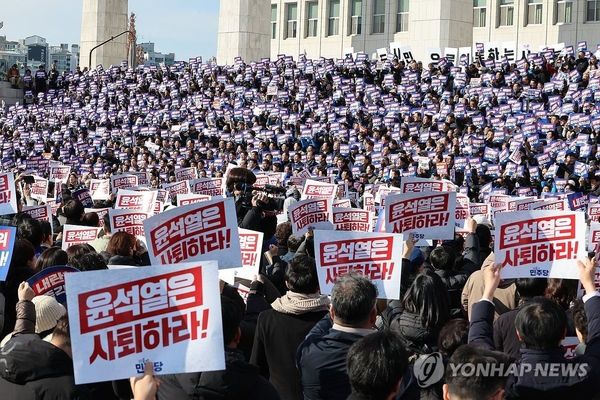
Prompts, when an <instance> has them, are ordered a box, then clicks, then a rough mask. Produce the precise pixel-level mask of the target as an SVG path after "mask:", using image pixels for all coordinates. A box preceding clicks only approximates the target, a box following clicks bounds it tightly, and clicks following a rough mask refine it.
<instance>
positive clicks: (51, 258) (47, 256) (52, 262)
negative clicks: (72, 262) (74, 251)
mask: <svg viewBox="0 0 600 400" xmlns="http://www.w3.org/2000/svg"><path fill="white" fill-rule="evenodd" d="M68 263H69V256H68V255H67V253H66V252H65V251H64V250H61V249H60V248H58V247H50V248H48V249H46V250H44V251H43V252H42V254H40V256H39V257H38V259H37V261H36V263H35V269H36V271H41V270H43V269H46V268H49V267H54V266H56V265H67V264H68Z"/></svg>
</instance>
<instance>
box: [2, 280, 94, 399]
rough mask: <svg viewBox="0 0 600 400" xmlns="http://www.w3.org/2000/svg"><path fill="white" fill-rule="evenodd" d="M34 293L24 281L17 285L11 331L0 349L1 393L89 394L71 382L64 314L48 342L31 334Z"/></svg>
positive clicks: (6, 395) (37, 395)
mask: <svg viewBox="0 0 600 400" xmlns="http://www.w3.org/2000/svg"><path fill="white" fill-rule="evenodd" d="M34 296H35V294H34V292H33V290H32V289H31V288H30V287H29V285H28V284H27V283H22V284H21V285H20V286H19V292H18V298H19V303H18V304H17V323H16V325H15V329H14V332H15V333H14V336H13V338H12V339H11V340H9V341H8V342H7V343H6V344H5V345H4V347H3V348H2V351H1V352H0V365H2V368H1V369H0V393H2V395H1V397H2V398H3V399H19V400H30V399H31V400H38V399H54V400H63V399H64V400H71V399H75V398H78V397H82V398H86V399H87V398H90V396H89V393H88V392H87V391H85V390H84V388H83V387H76V386H75V378H74V375H73V361H72V360H71V357H70V354H71V346H70V338H69V323H68V319H67V317H66V316H64V317H62V318H61V319H60V320H59V321H58V323H57V325H56V328H55V329H54V332H53V335H52V341H51V342H46V341H44V340H42V338H40V337H39V336H38V335H36V334H35V319H36V318H35V317H36V314H35V305H34V304H33V303H32V302H31V299H33V297H34ZM82 392H83V393H85V395H83V393H82Z"/></svg>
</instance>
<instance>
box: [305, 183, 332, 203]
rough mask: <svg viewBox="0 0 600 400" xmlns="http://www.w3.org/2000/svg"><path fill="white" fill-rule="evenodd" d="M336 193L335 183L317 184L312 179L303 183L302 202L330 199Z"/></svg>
mask: <svg viewBox="0 0 600 400" xmlns="http://www.w3.org/2000/svg"><path fill="white" fill-rule="evenodd" d="M336 192H337V185H336V184H335V183H326V182H319V181H315V180H312V179H307V180H306V182H304V189H303V190H302V197H301V199H302V200H306V199H332V200H333V198H334V197H335V194H336Z"/></svg>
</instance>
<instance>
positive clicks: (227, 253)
mask: <svg viewBox="0 0 600 400" xmlns="http://www.w3.org/2000/svg"><path fill="white" fill-rule="evenodd" d="M144 231H145V233H146V243H147V244H148V253H149V255H150V260H151V262H152V264H174V263H178V262H183V261H204V260H209V259H210V260H217V261H218V262H219V268H236V267H239V266H241V265H242V256H241V252H240V242H239V240H238V237H239V233H238V227H237V216H236V213H235V203H234V200H233V198H231V197H228V198H225V199H216V200H210V201H204V202H201V203H196V204H190V205H187V206H182V207H177V208H174V209H171V210H167V211H165V212H163V213H161V214H158V215H155V216H154V217H151V218H148V219H147V220H145V221H144Z"/></svg>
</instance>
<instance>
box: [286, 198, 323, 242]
mask: <svg viewBox="0 0 600 400" xmlns="http://www.w3.org/2000/svg"><path fill="white" fill-rule="evenodd" d="M332 203H333V201H332V200H331V199H307V200H302V201H299V202H297V203H295V204H294V205H292V206H291V207H290V208H289V211H288V212H289V214H290V222H291V223H292V232H293V233H294V235H297V236H299V235H304V234H305V233H306V232H308V229H309V228H313V229H325V230H327V229H333V223H332V222H331V221H332V213H333V211H332V209H333V207H332Z"/></svg>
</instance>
